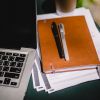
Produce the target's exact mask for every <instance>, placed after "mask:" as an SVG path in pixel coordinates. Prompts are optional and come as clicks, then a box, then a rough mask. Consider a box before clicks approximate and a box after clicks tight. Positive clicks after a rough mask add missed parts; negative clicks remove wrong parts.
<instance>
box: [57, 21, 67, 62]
mask: <svg viewBox="0 0 100 100" xmlns="http://www.w3.org/2000/svg"><path fill="white" fill-rule="evenodd" d="M58 28H59V32H60V34H61V39H62V45H63V50H64V55H65V60H67V61H68V60H69V54H68V48H67V43H66V39H65V29H64V25H63V24H62V23H60V24H58Z"/></svg>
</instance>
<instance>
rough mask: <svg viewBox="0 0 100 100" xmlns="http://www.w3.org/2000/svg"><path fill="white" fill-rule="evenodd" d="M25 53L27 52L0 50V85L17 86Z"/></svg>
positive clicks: (22, 68)
mask: <svg viewBox="0 0 100 100" xmlns="http://www.w3.org/2000/svg"><path fill="white" fill-rule="evenodd" d="M27 55H28V54H27V52H20V51H19V52H17V51H13V50H12V51H9V50H8V51H7V50H6V51H3V50H1V51H0V85H2V86H11V87H18V86H19V84H20V81H21V77H22V74H23V71H24V67H25V62H26V59H27Z"/></svg>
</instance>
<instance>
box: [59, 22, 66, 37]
mask: <svg viewBox="0 0 100 100" xmlns="http://www.w3.org/2000/svg"><path fill="white" fill-rule="evenodd" d="M58 28H59V31H60V33H61V37H62V38H64V37H65V31H64V25H63V24H62V23H60V24H58Z"/></svg>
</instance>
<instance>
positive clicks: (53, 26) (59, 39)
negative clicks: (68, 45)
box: [51, 22, 64, 58]
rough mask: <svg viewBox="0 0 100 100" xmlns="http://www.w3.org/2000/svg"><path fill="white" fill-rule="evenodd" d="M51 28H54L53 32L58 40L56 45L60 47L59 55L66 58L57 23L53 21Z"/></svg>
mask: <svg viewBox="0 0 100 100" xmlns="http://www.w3.org/2000/svg"><path fill="white" fill-rule="evenodd" d="M51 29H52V32H53V36H54V38H55V42H56V46H57V49H58V53H59V56H60V58H64V52H63V48H62V43H61V37H60V35H59V32H58V29H57V25H56V23H55V22H52V25H51Z"/></svg>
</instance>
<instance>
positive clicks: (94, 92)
mask: <svg viewBox="0 0 100 100" xmlns="http://www.w3.org/2000/svg"><path fill="white" fill-rule="evenodd" d="M24 100H100V80H95V81H91V82H86V83H82V84H79V85H76V86H73V87H70V88H66V89H63V90H60V91H58V92H55V93H52V94H48V93H45V92H44V91H41V92H37V91H36V90H34V89H33V84H32V77H31V78H30V82H29V85H28V89H27V92H26V95H25V99H24Z"/></svg>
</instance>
